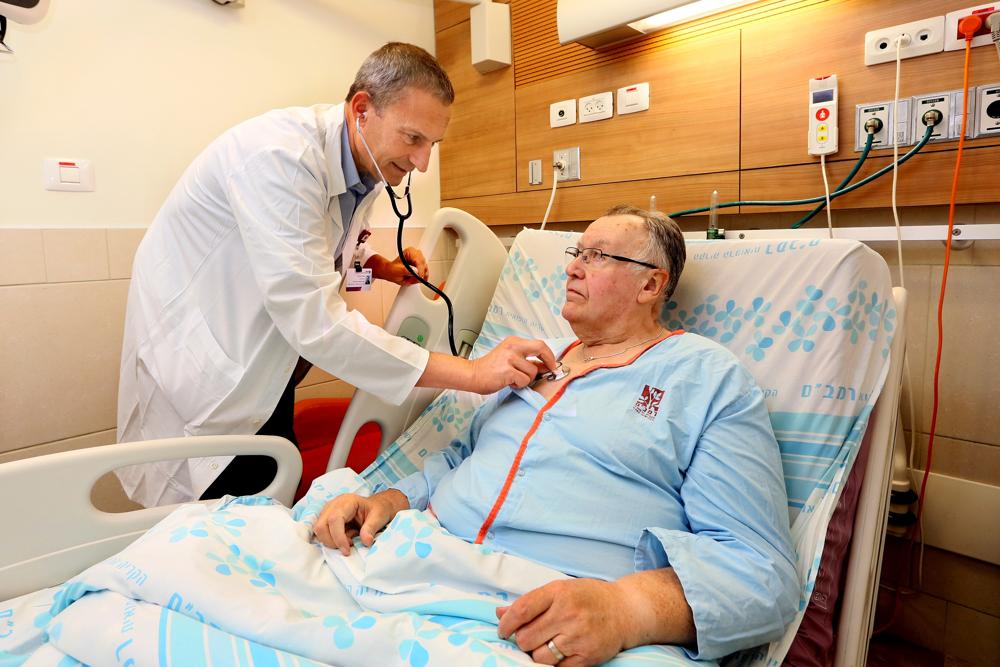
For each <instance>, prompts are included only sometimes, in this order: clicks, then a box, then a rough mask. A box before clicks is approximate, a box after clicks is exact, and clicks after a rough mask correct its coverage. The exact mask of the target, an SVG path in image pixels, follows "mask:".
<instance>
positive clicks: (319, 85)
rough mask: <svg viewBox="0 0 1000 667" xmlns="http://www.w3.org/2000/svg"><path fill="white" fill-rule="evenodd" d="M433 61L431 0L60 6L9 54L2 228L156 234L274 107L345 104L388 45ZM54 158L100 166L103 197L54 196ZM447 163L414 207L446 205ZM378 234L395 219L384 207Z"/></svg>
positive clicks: (142, 0) (1, 66)
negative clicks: (172, 200) (221, 154)
mask: <svg viewBox="0 0 1000 667" xmlns="http://www.w3.org/2000/svg"><path fill="white" fill-rule="evenodd" d="M393 40H396V41H406V42H411V43H414V44H418V45H419V46H422V47H424V48H425V49H427V50H428V51H430V52H432V53H433V52H434V10H433V2H432V0H378V1H377V2H358V0H246V6H245V7H242V8H234V7H223V6H218V5H216V4H214V3H213V2H212V1H211V0H52V4H51V7H50V9H49V13H48V15H47V16H46V18H45V19H44V20H43V21H41V22H40V23H37V24H35V25H30V26H22V25H19V24H14V23H9V24H8V29H7V40H6V41H7V43H8V44H9V45H10V46H11V47H12V48H13V49H14V50H15V51H16V54H15V55H13V56H10V55H0V227H21V228H24V227H27V228H41V227H45V228H53V227H112V228H113V227H145V226H147V225H148V224H149V223H150V222H151V221H152V219H153V217H154V216H155V214H156V211H157V210H158V209H159V206H160V204H161V203H162V202H163V200H164V198H165V197H166V195H167V193H168V192H169V191H170V188H171V187H173V185H174V183H175V182H176V181H177V179H178V178H179V177H180V175H181V173H182V172H183V170H184V169H185V167H186V166H187V165H188V163H190V161H191V160H192V159H193V158H194V157H195V156H196V155H197V154H198V153H199V152H200V151H201V150H202V148H204V147H205V146H206V145H207V144H208V143H209V142H210V141H211V140H212V139H214V138H215V137H216V136H217V135H218V134H220V133H221V132H223V131H224V130H226V129H227V128H229V127H231V126H233V125H235V124H237V123H239V122H241V121H243V120H245V119H247V118H250V117H252V116H255V115H257V114H260V113H263V112H265V111H267V110H269V109H273V108H278V107H285V106H295V105H309V104H315V103H321V102H325V103H337V102H340V101H341V100H342V99H343V97H344V95H345V94H346V92H347V89H348V87H349V86H350V83H351V81H352V80H353V77H354V72H355V71H356V69H357V67H358V66H359V65H360V64H361V61H362V60H363V59H364V58H365V56H367V55H368V54H369V53H370V52H371V51H373V50H375V49H376V48H378V47H379V46H381V45H382V44H384V43H385V42H387V41H393ZM45 157H59V158H76V159H90V160H93V162H94V165H95V173H96V177H97V188H96V191H95V192H89V193H77V192H49V191H46V190H44V189H43V188H42V159H43V158H45ZM439 185H440V179H439V177H438V168H437V159H436V156H435V159H434V160H433V162H432V165H431V167H430V169H429V170H428V172H427V173H426V174H423V175H420V174H418V175H416V176H415V177H414V187H413V193H414V209H415V214H414V217H413V219H412V220H411V221H409V222H408V224H410V225H414V226H419V225H422V224H424V221H426V220H427V219H428V218H429V216H430V214H431V213H433V212H434V211H436V210H437V208H438V207H439V206H440V187H439ZM382 199H383V201H382V202H381V204H382V209H381V210H379V211H378V212H377V213H376V217H375V219H373V222H374V224H375V225H376V226H381V225H384V226H394V225H395V220H394V217H393V216H392V211H391V209H390V208H389V206H388V203H387V202H386V201H384V200H385V198H384V197H383V198H382Z"/></svg>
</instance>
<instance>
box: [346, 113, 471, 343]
mask: <svg viewBox="0 0 1000 667" xmlns="http://www.w3.org/2000/svg"><path fill="white" fill-rule="evenodd" d="M363 117H364V114H363V113H362V114H359V115H358V116H355V118H354V127H355V128H356V129H357V131H358V137H360V138H361V145H362V146H364V147H365V151H366V152H367V153H368V157H369V158H370V159H371V161H372V164H373V165H374V166H375V171H377V172H378V177H379V178H380V179H381V180H382V184H383V185H384V186H385V189H386V190H387V191H388V192H389V203H390V204H391V205H392V212H393V213H395V214H396V217H397V218H399V226H398V227H397V228H396V252H397V254H398V255H399V260H400V261H401V262H403V266H405V267H406V270H407V271H409V272H410V275H411V276H413V277H414V278H416V279H417V280H418V281H419V282H420V284H422V285H423V286H424V287H426V288H427V289H429V290H430V291H432V292H434V293H435V294H437V295H438V296H440V297H441V299H442V300H443V301H444V303H445V305H446V306H447V307H448V346H449V347H451V353H452V354H453V355H454V356H456V357H457V356H459V355H458V348H457V347H456V346H455V309H454V306H452V305H451V299H449V298H448V295H447V294H445V293H444V292H443V291H441V290H440V289H438V288H437V287H435V286H434V285H432V284H430V283H429V282H427V281H426V280H424V279H423V278H421V277H420V276H419V275H417V272H416V271H414V269H413V266H411V265H410V263H409V262H408V261H406V257H405V256H404V255H403V225H404V223H406V221H407V219H409V217H410V216H411V215H413V198H412V197H411V196H410V181H411V180H412V179H413V172H412V171H411V172H409V173H408V174H407V176H406V187H405V188H404V189H403V195H402V196H400V195H398V194H396V191H395V190H393V189H392V186H391V185H389V181H387V180H385V176H383V175H382V170H381V169H380V168H379V166H378V160H376V159H375V155H374V154H373V153H372V149H371V148H369V147H368V141H367V140H366V139H365V135H364V132H362V131H361V119H362V118H363ZM403 199H406V213H403V212H402V211H400V210H399V205H398V204H397V203H396V202H397V201H402V200H403Z"/></svg>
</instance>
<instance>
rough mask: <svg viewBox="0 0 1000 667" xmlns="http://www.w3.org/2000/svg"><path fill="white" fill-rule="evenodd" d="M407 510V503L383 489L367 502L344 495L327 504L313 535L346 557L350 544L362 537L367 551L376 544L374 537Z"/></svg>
mask: <svg viewBox="0 0 1000 667" xmlns="http://www.w3.org/2000/svg"><path fill="white" fill-rule="evenodd" d="M406 509H410V501H409V500H408V499H407V498H406V495H405V494H403V493H402V492H401V491H397V490H396V489H386V490H385V491H381V492H379V493H376V494H375V495H374V496H371V497H370V498H365V497H363V496H358V495H355V494H353V493H345V494H343V495H340V496H337V497H336V498H334V499H333V500H331V501H330V502H328V503H327V504H326V507H324V508H323V511H322V512H320V513H319V518H318V519H317V520H316V525H314V526H313V533H315V534H316V537H318V538H319V541H320V542H322V543H323V544H325V545H326V546H328V547H332V548H334V549H340V553H342V554H344V555H345V556H348V555H350V553H351V540H353V539H354V538H355V537H357V536H358V535H361V543H362V544H364V545H365V546H366V547H370V546H371V545H372V543H374V542H375V533H377V532H378V531H380V530H382V529H383V528H384V527H385V525H386V524H387V523H389V522H390V521H392V518H393V517H394V516H396V514H398V513H399V512H402V511H403V510H406Z"/></svg>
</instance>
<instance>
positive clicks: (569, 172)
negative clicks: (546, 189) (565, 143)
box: [552, 146, 580, 182]
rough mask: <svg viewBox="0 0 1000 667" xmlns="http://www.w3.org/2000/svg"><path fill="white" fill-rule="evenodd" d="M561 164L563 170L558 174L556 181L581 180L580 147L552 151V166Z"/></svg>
mask: <svg viewBox="0 0 1000 667" xmlns="http://www.w3.org/2000/svg"><path fill="white" fill-rule="evenodd" d="M558 162H561V163H562V164H563V168H562V169H560V170H559V171H558V172H557V173H556V181H558V182H562V181H579V180H580V147H579V146H574V147H573V148H560V149H559V150H554V151H552V164H556V163H558Z"/></svg>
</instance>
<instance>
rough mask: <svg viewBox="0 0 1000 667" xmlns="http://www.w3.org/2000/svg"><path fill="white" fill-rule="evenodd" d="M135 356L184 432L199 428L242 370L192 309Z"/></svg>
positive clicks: (151, 337)
mask: <svg viewBox="0 0 1000 667" xmlns="http://www.w3.org/2000/svg"><path fill="white" fill-rule="evenodd" d="M139 357H140V358H141V359H142V361H143V363H145V365H146V367H147V368H148V369H149V370H150V373H151V375H152V376H153V378H154V380H155V381H156V383H157V384H158V385H159V386H160V388H161V389H162V390H163V393H164V394H166V395H167V396H168V397H169V400H170V403H171V404H172V405H173V407H174V409H175V410H176V411H177V414H178V415H179V416H180V417H181V418H182V419H183V420H184V421H185V422H186V423H187V428H185V430H186V431H188V432H189V433H190V432H191V427H198V426H201V425H202V424H203V423H204V422H205V421H206V420H207V419H208V418H209V417H211V415H212V414H213V412H214V411H215V410H216V408H217V407H218V406H219V404H220V403H221V402H222V401H223V400H224V399H225V398H226V396H228V395H229V393H230V392H232V390H233V389H234V388H235V387H236V385H237V383H239V381H240V378H241V377H242V375H243V368H242V367H241V366H240V365H239V364H238V363H236V362H235V361H233V360H232V359H231V358H230V357H229V355H227V354H226V352H225V351H224V350H223V349H222V346H221V345H219V342H218V341H217V340H216V338H215V336H214V335H213V334H212V330H211V329H210V328H209V326H208V323H207V322H206V321H205V317H204V315H202V313H201V312H200V311H197V310H192V311H189V312H187V313H185V314H184V316H183V319H181V320H180V322H178V323H177V325H176V326H173V327H162V328H160V329H159V331H157V332H154V333H151V335H150V340H149V346H148V347H146V348H145V349H142V348H140V350H139Z"/></svg>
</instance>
